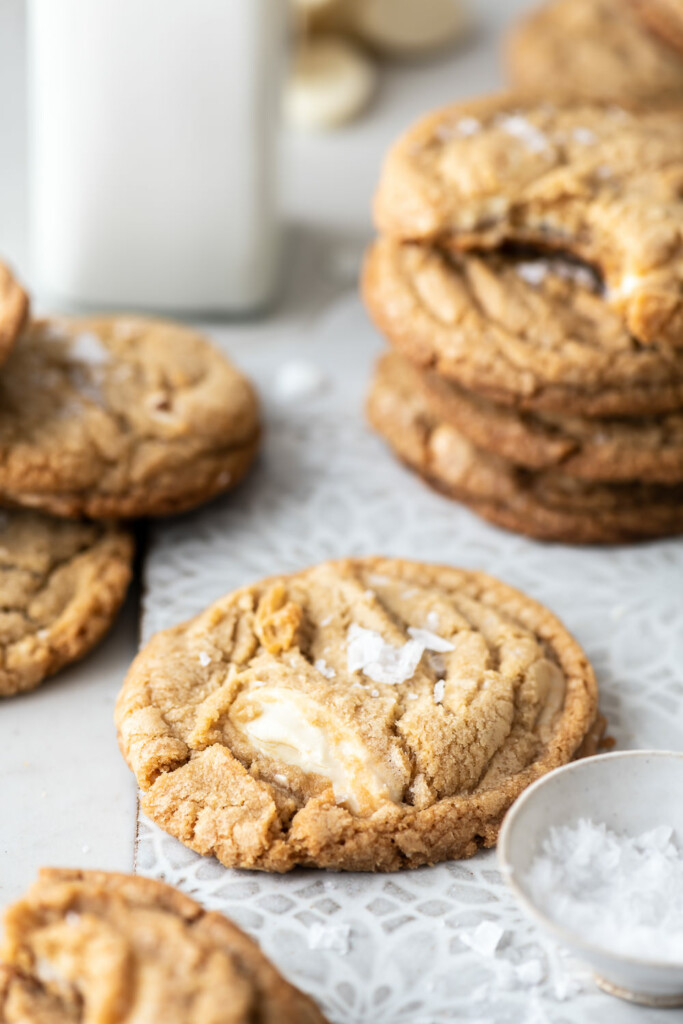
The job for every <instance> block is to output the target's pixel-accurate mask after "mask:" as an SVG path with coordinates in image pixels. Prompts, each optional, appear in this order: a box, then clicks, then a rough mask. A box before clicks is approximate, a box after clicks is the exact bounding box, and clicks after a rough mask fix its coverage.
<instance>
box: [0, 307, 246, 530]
mask: <svg viewBox="0 0 683 1024" xmlns="http://www.w3.org/2000/svg"><path fill="white" fill-rule="evenodd" d="M258 441H259V423H258V407H257V401H256V398H255V395H254V392H253V390H252V388H251V386H250V384H249V383H248V382H247V381H246V379H245V378H244V377H243V376H242V375H241V374H240V373H238V372H237V370H235V369H234V367H232V366H231V365H230V363H228V362H227V360H226V359H224V358H223V356H221V355H220V354H219V353H218V352H217V351H216V350H215V349H214V348H212V347H211V346H210V345H209V344H208V343H207V342H206V341H205V339H204V338H203V337H202V336H201V335H200V334H198V333H196V332H195V331H193V330H191V329H190V328H188V327H181V326H179V325H177V324H173V323H166V322H163V321H156V320H146V319H142V318H132V317H126V318H117V317H103V318H97V319H83V320H79V319H65V318H63V319H52V320H41V321H37V322H35V323H33V324H32V325H31V326H30V327H29V328H28V329H27V331H26V332H25V333H24V335H23V336H22V338H21V340H20V342H19V343H18V344H17V345H16V347H15V350H14V352H13V353H12V355H11V357H10V358H9V359H8V361H7V363H6V365H5V367H4V368H3V370H2V373H1V374H0V498H2V499H4V501H5V502H6V503H16V504H18V505H23V506H30V507H35V508H39V509H42V510H44V511H48V512H52V513H54V514H56V515H60V516H88V517H91V518H96V519H100V518H114V519H118V518H130V517H135V516H151V515H166V514H168V513H173V512H180V511H183V510H185V509H188V508H191V507H192V506H194V505H198V504H200V503H201V502H202V501H205V500H207V499H209V498H212V497H213V496H214V495H216V494H218V493H220V492H222V491H226V490H228V489H229V488H230V487H233V486H234V485H235V484H236V483H238V482H239V480H240V479H241V478H242V477H243V476H244V474H245V473H246V471H247V469H248V468H249V465H250V464H251V462H252V460H253V458H254V455H255V453H256V450H257V447H258Z"/></svg>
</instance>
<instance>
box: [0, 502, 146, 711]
mask: <svg viewBox="0 0 683 1024" xmlns="http://www.w3.org/2000/svg"><path fill="white" fill-rule="evenodd" d="M132 560H133V540H132V537H131V536H130V534H128V533H127V532H125V531H124V530H121V529H118V528H117V527H115V526H110V525H108V524H106V523H81V522H72V521H69V520H64V519H52V518H51V517H49V516H46V515H42V514H41V513H38V512H27V511H16V512H13V511H1V510H0V607H1V611H0V646H1V649H2V659H1V661H0V697H6V696H9V695H10V694H14V693H19V692H21V691H24V690H31V689H33V688H34V687H36V686H38V684H39V683H41V682H42V681H43V679H45V678H46V677H47V676H50V675H53V674H54V673H55V672H57V671H58V670H59V669H60V668H62V666H64V665H67V664H69V663H70V662H72V661H76V660H77V659H79V658H82V657H83V655H85V654H87V652H88V651H89V650H90V649H91V648H92V647H94V646H95V644H96V643H97V642H98V641H99V640H100V639H101V638H102V637H103V636H104V634H105V633H106V632H107V630H108V629H109V627H110V626H111V624H112V622H113V620H114V618H115V616H116V613H117V612H118V610H119V607H120V606H121V604H122V602H123V599H124V597H125V594H126V590H127V588H128V583H129V582H130V578H131V572H132Z"/></svg>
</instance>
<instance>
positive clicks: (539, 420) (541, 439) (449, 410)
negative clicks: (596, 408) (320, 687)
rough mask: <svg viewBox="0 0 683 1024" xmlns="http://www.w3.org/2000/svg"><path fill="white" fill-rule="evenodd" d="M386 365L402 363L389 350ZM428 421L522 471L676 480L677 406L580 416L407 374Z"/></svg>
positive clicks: (681, 441)
mask: <svg viewBox="0 0 683 1024" xmlns="http://www.w3.org/2000/svg"><path fill="white" fill-rule="evenodd" d="M385 362H386V363H387V371H388V373H390V369H389V367H390V365H392V364H396V365H397V366H398V367H399V372H400V364H403V363H405V357H404V356H401V355H399V354H398V353H393V354H390V355H387V356H386V357H385ZM411 379H414V381H415V386H416V387H420V388H421V389H422V391H423V393H424V395H425V399H426V401H427V403H428V406H429V409H430V412H431V413H432V415H433V417H434V419H437V420H443V421H444V422H445V423H451V424H452V425H453V426H454V427H455V428H456V430H458V431H459V432H460V433H461V434H463V435H464V436H465V437H466V438H467V439H468V440H469V441H471V442H472V444H473V445H475V446H476V447H477V448H481V449H482V450H483V451H486V452H493V453H494V454H495V455H501V456H502V457H503V458H504V459H508V460H509V461H510V462H512V463H514V464H515V465H517V466H522V467H524V468H526V469H533V470H547V469H559V470H560V471H561V472H562V473H565V474H567V475H568V476H573V477H579V478H580V479H583V480H601V481H603V482H619V481H622V482H623V481H642V482H648V483H664V484H680V483H683V411H679V412H675V413H669V414H667V415H663V416H659V417H650V418H649V419H603V420H595V419H585V418H582V417H579V416H574V417H568V416H561V415H553V414H552V413H546V414H543V413H524V412H519V411H517V410H516V409H514V408H513V407H511V406H504V405H498V404H497V403H495V402H491V401H488V400H487V399H485V398H481V397H479V396H478V395H475V394H474V393H473V392H471V391H466V390H465V389H464V388H461V387H458V385H457V384H452V383H450V382H448V381H445V380H444V379H443V378H442V377H439V376H438V375H437V374H435V373H431V372H429V371H425V372H423V373H421V374H419V375H418V374H415V373H413V375H412V378H411Z"/></svg>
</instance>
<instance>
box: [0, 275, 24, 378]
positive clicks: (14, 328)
mask: <svg viewBox="0 0 683 1024" xmlns="http://www.w3.org/2000/svg"><path fill="white" fill-rule="evenodd" d="M28 308H29V301H28V295H27V294H26V292H25V291H24V289H23V288H22V287H21V285H20V284H19V282H18V281H17V280H16V278H15V277H14V276H13V275H12V272H11V271H10V269H9V267H7V266H5V264H4V263H0V363H4V362H5V360H6V359H7V357H8V355H9V354H10V352H11V350H12V346H13V345H14V342H15V341H16V339H17V337H18V335H19V333H20V331H21V329H22V327H23V326H24V323H25V321H26V318H27V316H28Z"/></svg>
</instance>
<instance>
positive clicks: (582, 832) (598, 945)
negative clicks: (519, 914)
mask: <svg viewBox="0 0 683 1024" xmlns="http://www.w3.org/2000/svg"><path fill="white" fill-rule="evenodd" d="M682 794H683V753H681V754H679V753H674V752H668V751H657V750H634V751H624V752H618V753H613V754H603V755H601V756H599V757H591V758H586V759H585V760H581V761H575V762H573V763H572V764H568V765H566V766H565V767H563V768H558V769H557V770H556V771H554V772H551V773H550V774H548V775H546V776H544V777H543V778H542V779H539V781H538V782H536V783H534V785H533V786H530V787H529V789H527V790H526V791H525V792H524V793H523V794H522V796H521V797H520V798H519V800H517V801H516V803H514V804H513V806H512V807H511V808H510V810H509V811H508V814H507V816H506V818H505V821H504V823H503V827H502V829H501V833H500V838H499V840H498V859H499V862H500V867H501V871H502V874H503V877H504V878H505V880H506V882H507V883H508V885H509V886H510V888H511V889H512V891H513V892H514V894H515V896H516V897H517V899H518V900H519V902H520V903H521V905H522V906H523V907H524V909H525V910H526V912H527V914H528V915H529V916H530V917H531V918H533V919H534V920H535V921H536V922H537V924H539V925H540V926H541V927H542V928H543V929H544V930H545V931H547V932H548V933H550V935H552V936H553V937H554V938H555V940H556V941H558V942H559V943H561V944H563V945H564V946H567V947H568V948H569V949H571V950H572V951H573V953H574V954H575V955H576V956H577V957H579V958H580V959H581V960H583V961H585V962H586V963H587V964H589V965H590V967H591V968H592V970H593V972H594V974H595V979H596V981H597V983H598V984H599V985H600V987H601V988H603V989H604V990H605V991H606V992H609V993H610V994H612V995H617V996H620V997H621V998H623V999H628V1000H630V1001H631V1002H635V1003H643V1004H645V1005H648V1006H657V1007H667V1006H683V949H682V948H681V941H683V932H680V933H679V932H676V933H673V932H672V933H669V932H667V930H666V928H663V927H662V924H663V923H664V920H665V918H666V919H667V920H669V923H671V920H672V919H673V917H674V916H675V915H676V914H677V913H678V910H680V908H681V907H683V797H682ZM582 820H583V822H584V824H581V822H582ZM586 822H589V823H593V824H594V825H596V826H601V825H602V826H606V828H607V829H608V830H611V832H613V833H617V835H619V836H629V837H633V838H636V837H643V838H642V842H641V843H626V842H625V841H620V840H617V839H616V838H615V837H613V836H610V833H609V832H608V833H606V834H604V835H603V834H602V833H598V832H597V831H596V830H595V828H593V827H592V826H591V825H590V824H586ZM567 827H569V831H568V832H567V831H563V830H564V829H566V828H567ZM655 829H656V830H658V831H657V832H655V833H654V834H652V835H644V834H645V833H650V832H651V831H652V830H655ZM671 829H672V830H673V834H672V835H671V836H669V831H670V830H671ZM551 830H560V831H551ZM603 839H604V843H603ZM670 843H674V844H675V847H676V848H677V851H678V853H677V854H676V853H672V848H671V846H670V845H669V844H670ZM563 844H566V847H567V856H566V858H565V859H564V860H562V859H561V858H560V857H558V856H557V855H558V853H560V852H561V850H562V846H563ZM622 848H623V849H622ZM544 851H545V853H544ZM553 853H554V854H555V857H556V859H555V860H553ZM540 857H542V858H543V862H542V863H541V862H539V858H540ZM678 857H680V863H679V861H678V859H676V858H678ZM645 860H647V861H648V866H647V868H646V869H645V870H643V867H642V865H643V863H644V862H645ZM582 870H584V871H585V872H586V874H585V878H586V880H587V886H586V888H588V886H590V885H595V886H596V890H595V893H596V894H595V895H594V892H593V890H592V889H591V891H590V897H589V899H590V900H591V901H592V900H594V901H595V917H594V918H593V914H592V906H589V907H588V908H587V907H586V905H585V903H583V904H579V905H577V903H576V899H575V896H572V885H571V882H572V879H573V881H574V883H575V885H576V883H577V882H579V881H580V880H581V876H582ZM630 877H631V881H633V880H637V884H636V885H635V886H633V885H629V878H630ZM600 878H602V879H603V881H604V885H603V886H602V888H601V887H600ZM558 880H559V881H558ZM563 880H564V881H563ZM551 883H554V884H555V888H553V887H552V884H551ZM663 883H665V885H666V887H665V891H666V893H667V898H666V899H665V900H664V913H661V908H660V907H658V906H657V905H656V904H657V893H658V891H661V890H662V889H663V887H664V885H663ZM565 886H566V888H565ZM622 892H623V899H622V898H621V894H622ZM575 893H576V889H575ZM610 893H611V897H612V900H613V903H612V906H613V907H615V906H617V907H618V913H619V918H620V920H619V930H618V931H617V929H616V928H615V929H613V930H612V940H611V941H610V928H609V925H608V924H605V920H604V919H605V916H606V914H608V912H609V906H606V905H605V903H604V902H603V900H609V896H610ZM643 894H645V902H646V904H647V901H649V900H652V902H653V904H654V906H648V905H646V907H645V911H644V912H645V916H646V917H647V916H650V917H651V918H652V920H653V922H655V923H654V928H653V929H652V930H651V932H650V937H651V939H652V938H653V937H654V940H655V941H649V942H648V941H647V936H648V928H649V927H650V926H649V925H648V926H646V927H645V928H644V930H643V925H642V922H641V924H640V925H639V926H638V927H639V928H640V930H637V929H636V927H635V923H634V927H633V928H631V927H630V926H628V927H626V926H624V916H625V917H626V918H628V917H629V915H630V914H631V913H632V914H633V915H635V917H636V918H637V917H638V916H639V915H640V916H641V917H642V914H643V909H642V907H639V906H638V902H639V900H640V899H641V898H643ZM582 898H583V899H586V897H585V896H584V897H582ZM677 908H678V910H677ZM563 909H564V914H563V913H562V911H563ZM586 911H588V913H586ZM587 917H589V918H591V920H594V921H595V924H594V925H593V924H592V923H591V924H588V925H587V923H586V920H587ZM625 950H626V951H625Z"/></svg>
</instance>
